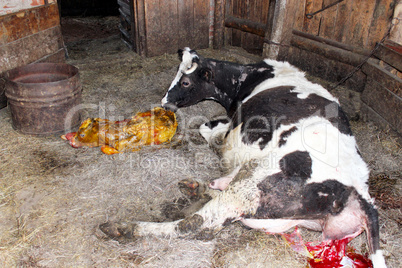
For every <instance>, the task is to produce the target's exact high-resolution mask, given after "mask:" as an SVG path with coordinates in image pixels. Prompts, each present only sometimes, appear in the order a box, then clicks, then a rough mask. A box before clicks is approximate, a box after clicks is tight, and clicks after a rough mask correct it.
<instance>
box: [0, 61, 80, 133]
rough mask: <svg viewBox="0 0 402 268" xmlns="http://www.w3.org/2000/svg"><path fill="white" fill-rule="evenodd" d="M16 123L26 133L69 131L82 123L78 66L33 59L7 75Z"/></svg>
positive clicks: (17, 128)
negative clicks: (78, 110)
mask: <svg viewBox="0 0 402 268" xmlns="http://www.w3.org/2000/svg"><path fill="white" fill-rule="evenodd" d="M5 78H6V85H5V93H6V97H7V99H8V106H9V109H10V111H11V117H12V123H13V127H14V128H15V129H16V130H18V131H20V132H21V133H24V134H32V135H46V134H53V133H59V132H65V131H68V130H69V129H71V128H74V127H76V126H77V125H78V124H79V123H80V115H79V113H78V112H75V111H76V110H77V109H76V107H78V105H79V104H80V103H81V92H82V86H81V84H80V80H79V72H78V69H77V68H76V67H74V66H72V65H69V64H65V63H33V64H29V65H25V66H22V67H18V68H15V69H13V70H10V71H8V72H7V73H6V75H5Z"/></svg>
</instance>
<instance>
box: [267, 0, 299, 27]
mask: <svg viewBox="0 0 402 268" xmlns="http://www.w3.org/2000/svg"><path fill="white" fill-rule="evenodd" d="M271 1H272V0H271ZM305 5H306V1H305V0H301V1H298V2H297V7H296V13H295V17H294V18H295V21H294V29H296V30H299V31H302V30H303V25H304V19H305V10H306V6H305Z"/></svg>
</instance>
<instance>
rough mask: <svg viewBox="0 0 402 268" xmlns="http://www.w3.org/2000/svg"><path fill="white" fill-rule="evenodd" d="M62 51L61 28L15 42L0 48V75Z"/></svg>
mask: <svg viewBox="0 0 402 268" xmlns="http://www.w3.org/2000/svg"><path fill="white" fill-rule="evenodd" d="M60 50H64V43H63V39H62V35H61V29H60V26H58V27H52V28H49V29H47V30H43V31H40V32H38V33H35V34H32V35H29V36H26V37H24V38H22V39H18V40H15V41H13V42H12V43H8V44H5V45H2V46H0V55H2V57H0V73H2V72H4V71H7V70H10V69H13V68H15V67H18V66H22V65H25V64H29V63H32V62H35V61H37V60H40V59H42V58H45V57H48V56H51V55H53V54H55V53H59V51H60ZM63 59H64V53H63ZM58 61H59V60H58Z"/></svg>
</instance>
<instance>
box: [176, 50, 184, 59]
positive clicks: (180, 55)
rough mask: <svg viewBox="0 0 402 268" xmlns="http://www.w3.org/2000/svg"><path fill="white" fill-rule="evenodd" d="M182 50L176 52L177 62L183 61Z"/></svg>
mask: <svg viewBox="0 0 402 268" xmlns="http://www.w3.org/2000/svg"><path fill="white" fill-rule="evenodd" d="M183 51H184V50H183V49H179V50H177V55H178V56H179V60H180V61H183Z"/></svg>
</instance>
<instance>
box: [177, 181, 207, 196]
mask: <svg viewBox="0 0 402 268" xmlns="http://www.w3.org/2000/svg"><path fill="white" fill-rule="evenodd" d="M179 189H180V192H181V193H182V194H183V195H185V196H187V197H188V198H190V199H191V200H198V199H200V198H202V197H203V194H204V192H205V187H203V185H201V184H199V183H198V182H197V181H195V180H190V179H184V180H181V181H179Z"/></svg>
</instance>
